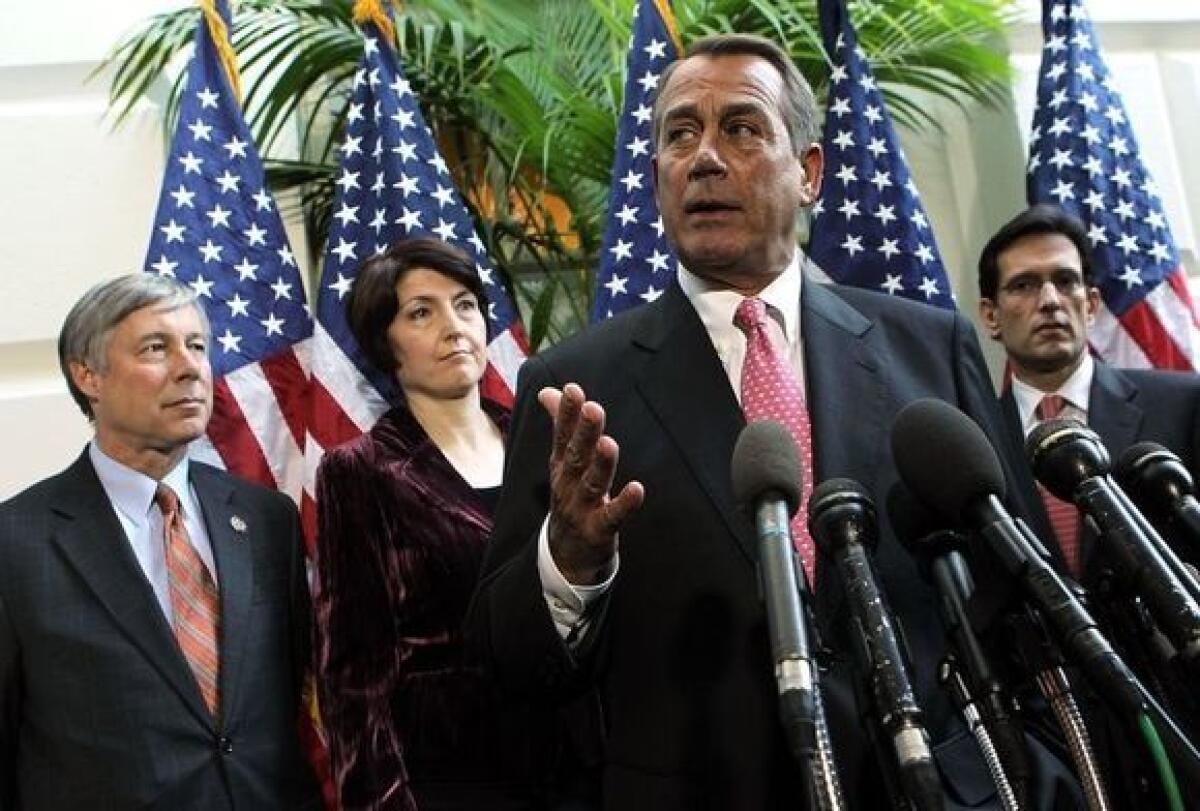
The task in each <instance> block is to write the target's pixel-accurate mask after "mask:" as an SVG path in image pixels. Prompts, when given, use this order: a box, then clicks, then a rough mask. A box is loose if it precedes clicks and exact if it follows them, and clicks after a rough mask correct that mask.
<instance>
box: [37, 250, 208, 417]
mask: <svg viewBox="0 0 1200 811" xmlns="http://www.w3.org/2000/svg"><path fill="white" fill-rule="evenodd" d="M152 305H157V306H160V307H161V308H162V309H166V310H178V309H179V308H180V307H195V308H196V312H197V313H199V314H200V323H201V324H203V326H204V334H205V336H210V335H211V332H212V328H211V327H210V326H209V323H208V316H207V315H206V314H205V312H204V307H203V306H202V305H201V304H200V301H199V299H198V298H197V296H196V292H195V291H194V290H192V289H191V288H190V287H186V286H184V285H182V284H180V283H179V282H177V281H175V280H174V279H171V278H169V277H166V276H156V275H154V274H150V273H130V274H129V275H127V276H118V277H117V278H115V279H109V280H108V281H103V282H100V283H99V284H97V285H95V286H94V287H92V289H90V290H88V291H87V292H86V293H84V294H83V296H82V297H81V298H80V299H79V301H77V302H75V306H74V307H72V308H71V311H70V312H69V313H67V318H66V320H65V321H63V325H62V330H61V331H60V332H59V333H58V365H59V367H60V368H61V369H62V373H63V377H65V378H66V380H67V390H68V391H70V392H71V397H72V399H74V400H75V403H76V405H78V406H79V410H80V411H82V412H83V414H84V416H86V417H87V418H88V419H89V420H91V419H94V418H95V415H94V414H93V413H92V404H91V402H90V401H89V400H88V398H87V395H86V394H84V393H83V392H82V391H80V390H79V387H78V386H76V385H75V380H74V379H73V378H72V377H71V364H72V363H82V364H83V365H84V366H86V367H88V368H89V369H91V370H93V371H95V372H104V371H106V370H107V367H108V342H109V339H110V338H111V337H112V332H113V330H114V329H115V328H116V326H117V325H118V324H120V323H121V322H122V321H124V320H125V318H126V317H127V316H128V315H129V314H130V313H132V312H133V311H135V310H140V309H142V308H143V307H149V306H152Z"/></svg>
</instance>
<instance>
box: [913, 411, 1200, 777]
mask: <svg viewBox="0 0 1200 811" xmlns="http://www.w3.org/2000/svg"><path fill="white" fill-rule="evenodd" d="M892 455H893V456H894V458H895V460H896V468H897V470H898V472H899V474H900V479H901V480H902V481H903V482H904V483H905V485H906V486H907V487H908V488H909V490H911V491H912V492H913V494H914V495H915V496H916V497H917V498H918V499H920V500H921V502H922V503H924V504H925V505H926V506H927V507H929V508H930V509H933V510H935V511H937V512H940V513H941V514H942V515H943V516H945V517H946V518H947V520H949V521H950V522H952V523H958V522H962V523H965V524H966V525H967V526H970V527H974V528H976V529H977V531H978V532H979V535H980V537H981V538H983V540H984V541H985V542H986V543H987V544H988V545H989V546H990V547H991V549H992V550H993V551H994V552H995V553H996V557H997V558H999V560H1000V562H1001V564H1002V565H1003V566H1004V567H1005V569H1007V570H1008V572H1009V573H1010V574H1011V575H1012V576H1013V577H1014V578H1015V579H1016V581H1017V582H1018V583H1019V584H1020V585H1021V587H1022V589H1023V590H1024V591H1025V594H1026V597H1027V598H1028V600H1029V602H1030V603H1032V604H1033V605H1034V606H1035V607H1036V608H1037V609H1038V610H1039V611H1040V612H1041V614H1042V616H1043V617H1044V619H1045V620H1046V622H1047V623H1049V625H1050V627H1051V629H1052V631H1053V632H1054V635H1055V636H1056V637H1057V639H1058V642H1059V644H1060V645H1061V646H1062V647H1063V649H1064V650H1065V651H1066V652H1067V653H1068V654H1069V655H1070V656H1071V657H1072V658H1073V659H1074V660H1075V662H1076V664H1077V665H1079V667H1080V670H1081V672H1082V673H1083V674H1084V676H1085V677H1086V678H1087V679H1088V680H1089V681H1091V683H1092V685H1093V686H1094V687H1095V688H1096V690H1097V692H1098V693H1099V694H1100V695H1101V696H1102V697H1103V698H1105V699H1106V700H1107V701H1108V702H1109V703H1110V705H1111V706H1112V707H1113V708H1114V709H1115V710H1116V711H1117V712H1118V713H1119V714H1120V716H1121V717H1122V718H1123V720H1124V721H1125V722H1126V723H1127V724H1128V725H1129V728H1130V731H1131V733H1132V734H1133V735H1134V736H1135V737H1140V736H1141V734H1142V732H1141V726H1140V724H1141V722H1142V719H1143V717H1148V718H1150V719H1151V722H1152V723H1153V724H1154V725H1155V727H1156V728H1157V729H1158V731H1159V732H1160V734H1162V736H1163V738H1164V742H1165V743H1166V745H1167V748H1168V750H1169V751H1170V753H1171V755H1172V758H1171V759H1172V762H1174V763H1176V764H1178V765H1181V766H1182V767H1184V768H1185V769H1186V770H1187V773H1188V776H1189V777H1190V778H1191V779H1192V781H1193V782H1194V783H1200V753H1198V752H1197V751H1196V748H1195V747H1194V746H1193V745H1192V743H1191V741H1189V740H1188V739H1187V738H1186V737H1185V736H1184V735H1183V733H1182V732H1180V730H1179V727H1178V726H1177V725H1176V724H1175V722H1174V721H1173V720H1172V719H1171V718H1170V717H1169V716H1167V714H1166V713H1165V712H1164V711H1163V709H1162V708H1161V707H1160V706H1159V705H1158V703H1157V702H1156V701H1155V700H1154V698H1153V697H1152V696H1151V695H1150V694H1149V693H1148V692H1147V691H1146V689H1145V688H1144V687H1143V686H1142V684H1141V683H1140V682H1139V681H1138V679H1137V677H1136V676H1135V675H1134V673H1133V671H1131V670H1130V669H1129V667H1128V666H1127V665H1126V664H1125V663H1124V662H1123V661H1121V658H1120V657H1119V656H1117V654H1116V652H1115V651H1114V650H1113V648H1112V645H1110V644H1109V642H1108V640H1107V639H1105V638H1104V636H1103V635H1102V634H1101V633H1100V631H1099V630H1098V629H1097V627H1096V621H1095V620H1094V619H1093V618H1092V616H1091V615H1090V614H1089V613H1088V612H1087V610H1086V609H1085V608H1084V607H1083V606H1082V605H1081V604H1080V602H1079V600H1078V598H1077V597H1076V596H1075V594H1074V593H1073V592H1072V591H1071V590H1070V589H1069V588H1068V587H1067V586H1066V584H1065V583H1063V581H1062V578H1061V577H1059V575H1058V573H1057V572H1055V571H1054V570H1053V569H1052V568H1051V567H1050V565H1049V563H1047V561H1046V557H1045V553H1044V550H1043V551H1039V550H1038V549H1037V547H1036V546H1035V545H1034V542H1035V541H1036V538H1035V537H1034V536H1033V533H1032V532H1030V531H1029V528H1028V527H1027V526H1025V523H1024V522H1023V521H1021V520H1020V519H1017V520H1015V521H1014V520H1013V518H1012V516H1011V515H1009V513H1008V510H1006V509H1005V508H1004V505H1003V504H1002V503H1001V501H1000V499H1001V498H1003V496H1004V491H1005V488H1004V471H1003V469H1002V468H1001V466H1000V459H999V457H997V456H996V451H995V450H994V449H993V448H992V445H991V443H990V442H989V441H988V439H987V437H986V436H985V435H984V433H983V430H982V429H981V428H980V427H979V426H978V425H976V424H975V423H974V422H972V421H971V419H970V418H969V417H968V416H967V415H966V414H963V413H962V412H961V411H959V410H958V409H956V408H954V407H953V406H951V405H950V404H948V403H945V402H942V401H941V400H933V399H924V400H916V401H914V402H912V403H909V404H908V405H907V406H905V407H904V408H903V409H901V410H900V413H899V414H897V415H896V420H895V422H894V423H893V425H892ZM942 471H953V475H950V476H943V475H942Z"/></svg>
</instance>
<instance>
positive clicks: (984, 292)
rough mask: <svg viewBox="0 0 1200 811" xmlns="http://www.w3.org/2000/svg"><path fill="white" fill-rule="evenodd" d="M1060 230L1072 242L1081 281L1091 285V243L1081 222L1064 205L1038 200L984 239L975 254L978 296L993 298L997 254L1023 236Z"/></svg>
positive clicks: (995, 291) (997, 261)
mask: <svg viewBox="0 0 1200 811" xmlns="http://www.w3.org/2000/svg"><path fill="white" fill-rule="evenodd" d="M1042 234H1062V235H1063V236H1064V237H1066V238H1067V239H1069V240H1071V242H1072V243H1073V244H1074V245H1075V250H1077V251H1078V252H1079V263H1080V267H1081V268H1082V269H1083V283H1084V284H1085V285H1087V286H1088V287H1091V286H1092V246H1091V244H1090V243H1089V241H1088V236H1087V229H1086V228H1085V227H1084V225H1083V223H1082V222H1080V220H1079V219H1078V218H1077V217H1075V216H1074V215H1072V214H1070V213H1068V212H1067V211H1066V210H1065V209H1063V208H1061V207H1059V206H1056V205H1053V204H1051V203H1038V204H1037V205H1035V206H1031V207H1029V208H1027V209H1025V210H1024V211H1022V212H1021V213H1020V214H1018V215H1017V216H1015V217H1013V218H1012V219H1011V220H1009V221H1008V222H1007V223H1005V224H1004V226H1003V227H1002V228H1001V229H1000V230H999V231H997V232H996V233H995V235H994V236H992V238H991V239H989V240H988V243H987V245H984V246H983V253H981V254H980V255H979V297H980V298H985V299H995V298H996V293H997V292H998V288H999V285H1000V256H1001V255H1002V254H1003V253H1004V252H1005V251H1007V250H1008V249H1009V248H1011V247H1012V246H1013V243H1015V242H1017V241H1018V240H1021V239H1024V238H1025V237H1032V236H1040V235H1042Z"/></svg>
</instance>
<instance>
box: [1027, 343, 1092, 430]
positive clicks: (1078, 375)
mask: <svg viewBox="0 0 1200 811" xmlns="http://www.w3.org/2000/svg"><path fill="white" fill-rule="evenodd" d="M1095 369H1096V362H1095V361H1094V360H1092V356H1091V355H1089V354H1088V353H1087V352H1084V353H1083V361H1082V362H1081V363H1080V364H1079V368H1078V369H1076V370H1075V371H1074V372H1072V373H1071V376H1070V377H1068V378H1067V379H1066V380H1064V381H1063V384H1062V385H1061V386H1059V387H1058V388H1057V389H1056V390H1055V391H1042V390H1041V389H1036V388H1034V387H1033V386H1031V385H1029V384H1028V383H1026V382H1024V381H1023V380H1021V379H1020V378H1018V377H1017V376H1016V375H1013V378H1012V383H1011V385H1012V394H1013V400H1015V401H1016V403H1017V415H1018V416H1019V417H1020V419H1021V431H1022V433H1024V435H1025V436H1026V437H1028V436H1029V432H1030V431H1032V430H1033V429H1034V428H1036V427H1037V424H1038V418H1037V407H1038V403H1040V402H1041V401H1042V398H1043V397H1045V396H1046V395H1048V394H1057V395H1059V396H1060V397H1062V398H1064V399H1065V400H1066V401H1067V405H1066V406H1064V407H1063V410H1062V413H1060V414H1059V416H1060V417H1070V418H1071V419H1075V420H1079V421H1080V422H1082V423H1083V424H1085V425H1086V424H1087V421H1088V400H1089V399H1091V391H1092V374H1093V373H1094V372H1095Z"/></svg>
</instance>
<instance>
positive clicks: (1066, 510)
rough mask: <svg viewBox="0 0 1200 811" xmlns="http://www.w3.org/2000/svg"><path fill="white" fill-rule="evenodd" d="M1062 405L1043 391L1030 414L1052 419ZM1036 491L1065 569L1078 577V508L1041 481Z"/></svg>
mask: <svg viewBox="0 0 1200 811" xmlns="http://www.w3.org/2000/svg"><path fill="white" fill-rule="evenodd" d="M1066 407H1067V398H1065V397H1063V396H1062V395H1059V394H1047V395H1046V396H1045V397H1043V398H1042V400H1041V402H1040V403H1038V404H1037V408H1036V409H1034V416H1036V417H1037V419H1038V422H1043V421H1045V420H1052V419H1054V418H1055V417H1057V416H1058V415H1060V414H1061V413H1062V411H1063V409H1064V408H1066ZM1038 492H1039V493H1041V496H1042V504H1043V505H1044V506H1045V507H1046V516H1047V517H1048V518H1049V519H1050V528H1051V529H1053V530H1054V537H1055V539H1056V540H1057V541H1058V548H1059V550H1060V551H1061V552H1062V556H1063V560H1065V561H1066V562H1067V569H1068V570H1069V571H1070V572H1071V575H1072V576H1073V577H1074V578H1075V579H1076V580H1078V579H1079V576H1080V575H1081V574H1082V573H1083V561H1082V560H1081V557H1080V553H1081V550H1080V548H1079V510H1077V509H1076V508H1075V505H1074V504H1071V503H1070V502H1067V501H1063V500H1062V499H1060V498H1057V497H1056V496H1054V495H1053V494H1051V493H1050V491H1049V490H1047V489H1046V488H1045V487H1042V485H1041V484H1039V485H1038Z"/></svg>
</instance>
